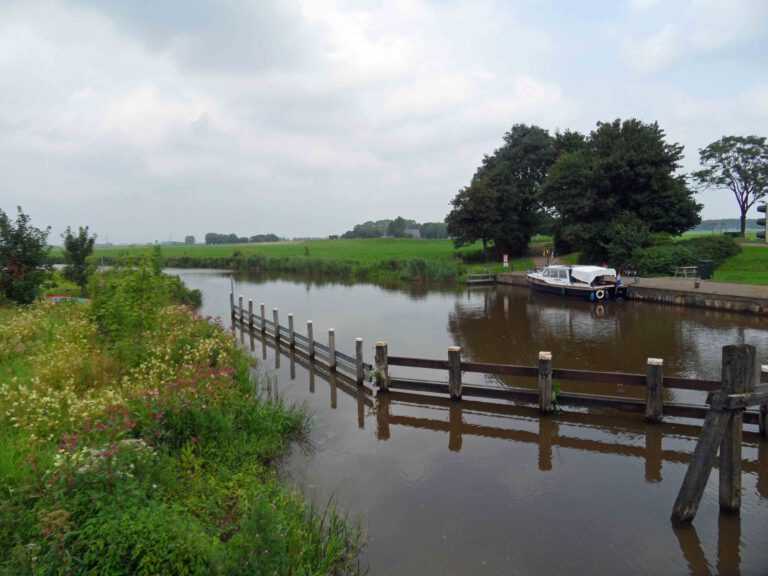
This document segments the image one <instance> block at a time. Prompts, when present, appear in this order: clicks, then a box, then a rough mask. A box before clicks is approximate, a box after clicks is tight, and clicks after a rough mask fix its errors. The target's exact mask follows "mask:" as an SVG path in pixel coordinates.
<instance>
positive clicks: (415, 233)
mask: <svg viewBox="0 0 768 576" xmlns="http://www.w3.org/2000/svg"><path fill="white" fill-rule="evenodd" d="M405 236H406V238H421V231H420V230H419V229H418V228H406V229H405Z"/></svg>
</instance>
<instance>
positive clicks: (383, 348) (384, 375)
mask: <svg viewBox="0 0 768 576" xmlns="http://www.w3.org/2000/svg"><path fill="white" fill-rule="evenodd" d="M376 385H377V386H378V387H379V392H388V391H389V359H388V354H387V343H386V342H376Z"/></svg>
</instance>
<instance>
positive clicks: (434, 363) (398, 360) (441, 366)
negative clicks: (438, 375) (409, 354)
mask: <svg viewBox="0 0 768 576" xmlns="http://www.w3.org/2000/svg"><path fill="white" fill-rule="evenodd" d="M388 363H389V365H390V366H409V367H411V368H433V369H436V370H447V369H448V362H447V361H445V360H430V359H427V358H406V357H403V356H390V357H389V358H388Z"/></svg>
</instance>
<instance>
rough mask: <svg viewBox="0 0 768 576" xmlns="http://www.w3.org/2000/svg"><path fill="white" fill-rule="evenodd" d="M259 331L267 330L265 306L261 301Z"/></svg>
mask: <svg viewBox="0 0 768 576" xmlns="http://www.w3.org/2000/svg"><path fill="white" fill-rule="evenodd" d="M260 308H261V333H262V334H263V333H264V332H266V331H267V307H266V305H265V304H264V302H262V303H261V306H260Z"/></svg>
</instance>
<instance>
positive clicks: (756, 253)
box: [715, 246, 768, 286]
mask: <svg viewBox="0 0 768 576" xmlns="http://www.w3.org/2000/svg"><path fill="white" fill-rule="evenodd" d="M715 279H716V280H717V281H718V282H736V283H740V284H757V285H762V286H768V249H767V248H763V247H761V246H742V248H741V252H740V253H739V254H737V255H736V256H734V257H732V258H729V259H728V260H726V261H725V262H724V263H723V264H722V265H721V266H719V267H718V268H717V270H716V271H715Z"/></svg>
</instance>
